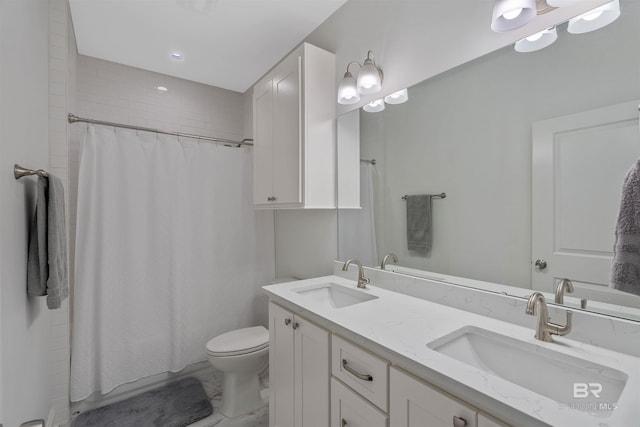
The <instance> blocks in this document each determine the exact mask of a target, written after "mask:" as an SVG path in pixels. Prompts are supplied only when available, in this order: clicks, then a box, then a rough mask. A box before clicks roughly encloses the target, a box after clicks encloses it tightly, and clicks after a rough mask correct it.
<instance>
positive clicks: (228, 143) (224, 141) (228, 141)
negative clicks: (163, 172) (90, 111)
mask: <svg viewBox="0 0 640 427" xmlns="http://www.w3.org/2000/svg"><path fill="white" fill-rule="evenodd" d="M67 120H68V121H69V123H77V122H83V123H92V124H96V125H104V126H113V127H117V128H124V129H133V130H141V131H145V132H154V133H161V134H163V135H172V136H178V137H180V136H182V137H185V138H194V139H198V140H200V141H208V142H213V143H216V144H224V145H226V146H231V145H235V146H237V147H240V146H242V145H248V146H253V139H250V138H245V139H243V140H242V141H234V140H232V139H224V138H216V137H213V136H204V135H194V134H190V133H182V132H168V131H164V130H159V129H153V128H146V127H142V126H132V125H125V124H123V123H114V122H105V121H103V120H95V119H85V118H83V117H78V116H76V115H75V114H72V113H69V114H68V115H67Z"/></svg>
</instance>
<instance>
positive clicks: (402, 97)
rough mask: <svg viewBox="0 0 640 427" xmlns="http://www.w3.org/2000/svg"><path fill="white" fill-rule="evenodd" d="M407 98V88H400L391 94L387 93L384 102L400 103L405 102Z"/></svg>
mask: <svg viewBox="0 0 640 427" xmlns="http://www.w3.org/2000/svg"><path fill="white" fill-rule="evenodd" d="M408 99H409V94H408V93H407V89H406V88H405V89H402V90H399V91H397V92H394V93H392V94H391V95H387V96H385V97H384V102H386V103H387V104H402V103H403V102H407V100H408Z"/></svg>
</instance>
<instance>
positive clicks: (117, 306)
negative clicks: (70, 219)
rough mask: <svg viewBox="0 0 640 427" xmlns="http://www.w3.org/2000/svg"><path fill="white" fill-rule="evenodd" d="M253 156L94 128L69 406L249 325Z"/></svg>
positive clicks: (83, 205)
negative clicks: (219, 335)
mask: <svg viewBox="0 0 640 427" xmlns="http://www.w3.org/2000/svg"><path fill="white" fill-rule="evenodd" d="M251 166H252V163H251V153H250V151H249V149H246V148H242V149H239V148H228V147H222V146H217V145H214V144H208V143H197V142H194V141H193V140H190V141H187V140H183V141H178V140H177V138H175V137H168V136H162V135H155V134H151V133H144V132H141V133H140V134H139V135H138V134H137V133H136V132H135V131H129V130H120V129H118V130H114V129H113V128H108V127H102V126H97V127H93V126H92V127H90V128H89V129H88V130H87V136H86V138H85V141H84V144H83V147H82V156H81V162H80V175H79V188H78V212H77V237H76V252H75V253H76V268H75V287H74V296H73V297H74V304H73V333H72V364H71V400H72V401H78V400H81V399H83V398H86V397H87V396H89V395H91V394H92V393H93V392H95V391H99V392H100V393H103V394H104V393H107V392H109V391H111V390H112V389H113V388H114V387H116V386H117V385H119V384H124V383H127V382H131V381H134V380H136V379H139V378H143V377H146V376H150V375H153V374H157V373H161V372H167V371H173V372H175V371H179V370H181V369H182V368H184V367H185V366H187V365H189V364H192V363H194V362H198V361H203V360H206V353H205V344H206V342H207V341H208V340H209V339H211V338H213V337H214V336H215V335H217V334H219V333H222V332H224V331H227V330H230V329H234V328H237V327H242V326H248V323H250V322H251V321H252V308H251V305H252V304H253V298H251V297H250V296H252V295H254V294H256V293H257V292H259V290H258V289H257V286H256V277H255V276H256V269H255V268H254V265H255V259H256V249H255V248H256V244H255V217H254V210H253V206H252V201H251V185H252V184H251V176H252V173H251Z"/></svg>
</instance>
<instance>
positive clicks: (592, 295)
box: [531, 101, 640, 305]
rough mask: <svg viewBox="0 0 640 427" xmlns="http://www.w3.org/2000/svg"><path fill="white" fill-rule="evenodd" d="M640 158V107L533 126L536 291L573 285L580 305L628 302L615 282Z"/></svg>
mask: <svg viewBox="0 0 640 427" xmlns="http://www.w3.org/2000/svg"><path fill="white" fill-rule="evenodd" d="M638 158H640V138H639V135H638V101H634V102H628V103H624V104H619V105H614V106H611V107H605V108H599V109H596V110H590V111H586V112H583V113H578V114H572V115H569V116H563V117H558V118H554V119H550V120H545V121H542V122H538V123H535V124H534V125H533V171H532V172H533V179H532V185H533V187H532V263H531V264H532V284H533V289H537V290H542V291H546V292H554V291H555V285H556V284H557V282H558V280H559V279H562V278H568V279H570V280H571V281H572V282H573V284H574V286H575V287H576V294H577V296H579V297H580V298H584V297H586V298H588V299H597V300H600V301H607V302H611V303H615V304H625V300H626V301H627V303H628V297H629V296H628V294H624V295H623V294H622V293H620V292H616V291H611V290H610V289H609V288H608V283H609V273H610V267H611V259H612V255H613V253H612V249H613V240H614V231H615V224H616V220H617V217H618V210H619V207H620V193H621V189H622V183H623V180H624V176H625V174H626V173H627V171H628V170H629V169H630V168H631V166H632V165H633V164H634V163H635V162H636V160H637V159H638ZM538 260H540V261H541V262H542V261H544V262H545V263H546V268H545V267H544V263H542V264H543V265H542V266H541V265H540V264H541V262H537V261H538ZM536 264H537V265H536ZM625 305H626V304H625Z"/></svg>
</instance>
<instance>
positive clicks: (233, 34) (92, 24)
mask: <svg viewBox="0 0 640 427" xmlns="http://www.w3.org/2000/svg"><path fill="white" fill-rule="evenodd" d="M346 1H347V0H70V1H69V4H70V8H71V18H72V21H73V27H74V32H75V36H76V42H77V45H78V52H79V53H80V54H82V55H87V56H92V57H96V58H100V59H104V60H107V61H112V62H117V63H120V64H125V65H129V66H132V67H137V68H142V69H145V70H149V71H155V72H158V73H162V74H167V75H170V76H175V77H180V78H183V79H187V80H192V81H196V82H200V83H204V84H207V85H211V86H217V87H220V88H224V89H229V90H233V91H237V92H244V91H246V90H247V89H248V88H249V87H251V86H252V85H253V84H254V83H255V82H256V81H257V80H258V79H259V78H260V77H262V76H263V75H264V74H265V73H266V72H267V71H268V70H269V69H270V68H271V67H272V66H273V65H275V64H276V63H277V62H278V61H279V60H280V58H282V57H283V56H284V55H286V54H287V53H288V52H289V51H290V50H291V49H293V48H294V47H295V46H296V45H298V44H299V43H300V42H301V41H302V40H303V39H304V38H305V37H306V36H307V35H308V34H309V33H311V32H312V31H313V30H314V29H315V28H316V27H317V26H318V25H320V24H321V23H322V22H323V21H324V20H325V19H327V18H328V17H329V16H330V15H331V14H332V13H333V12H335V11H336V10H337V9H338V8H339V7H340V6H342V5H343V4H344V3H345V2H346ZM175 51H177V52H180V53H181V54H182V55H183V56H184V59H183V60H175V59H172V58H171V53H172V52H175Z"/></svg>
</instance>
